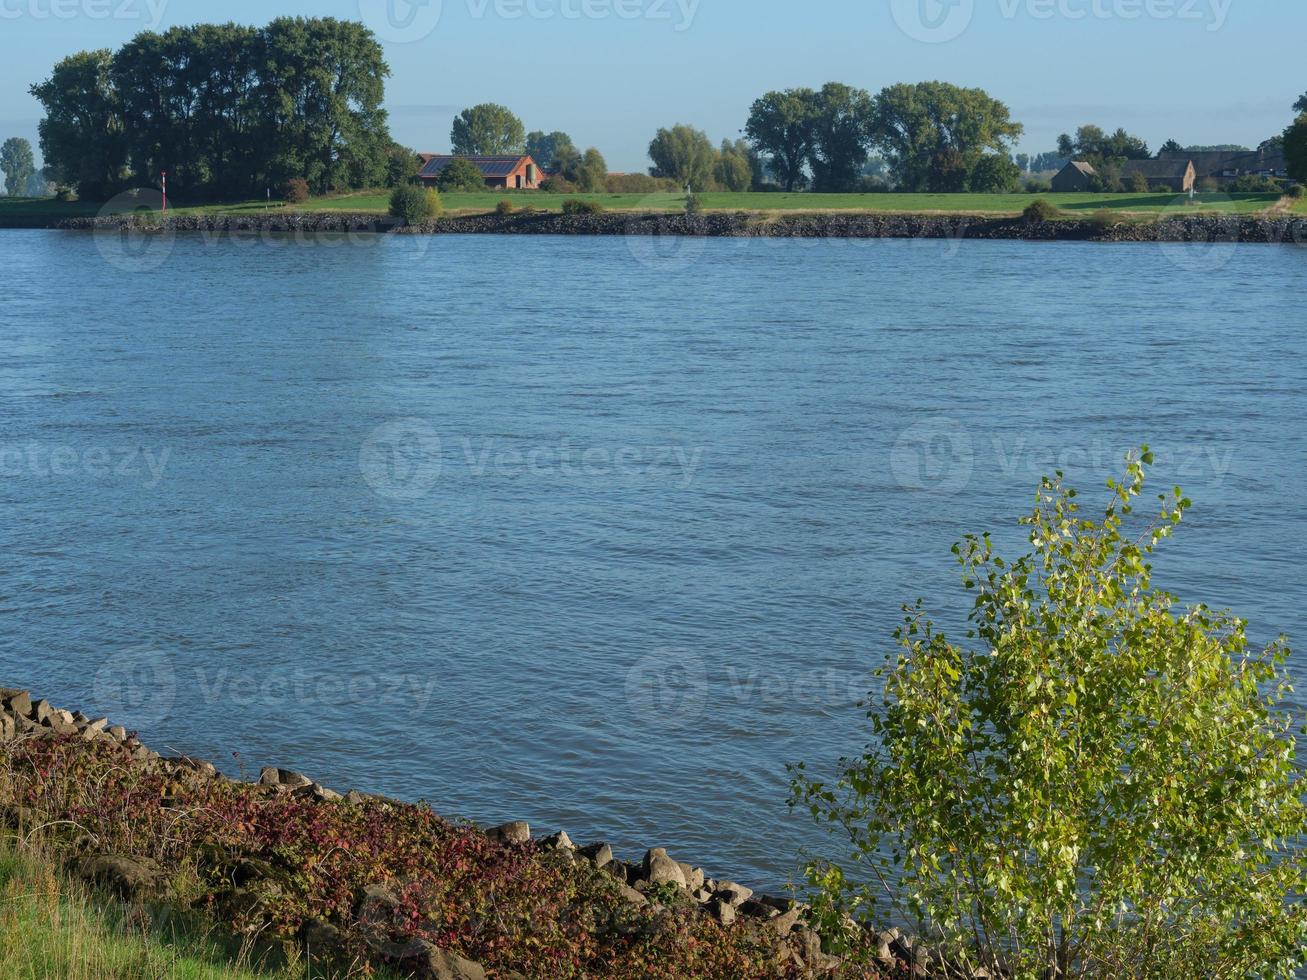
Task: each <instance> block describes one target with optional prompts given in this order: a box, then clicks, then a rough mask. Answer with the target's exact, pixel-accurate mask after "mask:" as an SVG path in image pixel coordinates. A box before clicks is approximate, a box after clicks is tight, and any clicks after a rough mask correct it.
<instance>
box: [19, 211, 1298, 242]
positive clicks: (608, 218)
mask: <svg viewBox="0 0 1307 980" xmlns="http://www.w3.org/2000/svg"><path fill="white" fill-rule="evenodd" d="M17 221H18V224H14V226H15V227H16V226H18V225H19V224H23V225H24V226H26V227H49V228H58V229H65V230H70V231H112V230H139V231H148V232H158V233H176V232H209V233H215V234H225V235H242V234H244V235H249V234H259V233H270V234H329V233H330V234H341V233H355V234H358V233H362V234H373V233H376V234H385V233H391V232H405V233H411V234H493V235H669V236H688V237H704V238H918V239H951V240H961V239H996V240H1010V241H1016V240H1021V241H1095V242H1205V243H1211V244H1217V243H1259V244H1291V245H1307V218H1303V217H1293V216H1277V217H1266V216H1258V215H1183V214H1179V215H1165V216H1163V217H1161V218H1159V219H1158V220H1156V221H1143V222H1134V221H1124V220H1119V221H1118V220H1104V219H1103V218H1101V217H1099V218H1089V219H1085V220H1080V219H1064V220H1057V221H1029V220H1026V219H1025V218H1020V217H985V216H977V215H937V214H907V213H904V214H894V213H875V214H872V213H866V212H804V213H790V214H783V213H768V212H750V211H739V212H706V213H702V214H695V215H688V214H675V213H672V214H669V213H637V212H604V213H600V214H570V215H565V214H559V213H557V212H544V211H530V210H522V211H517V212H514V213H512V214H506V215H501V214H481V215H470V216H459V217H445V218H438V219H436V220H433V221H429V222H425V223H423V224H421V225H417V226H405V225H404V224H403V223H402V222H399V221H397V220H396V219H393V218H389V217H384V216H378V215H376V214H362V213H350V212H336V213H329V212H302V213H301V212H290V213H286V212H282V213H279V212H275V211H274V212H271V213H269V214H267V215H239V216H238V215H221V214H215V215H195V214H183V215H178V216H175V217H167V218H160V217H158V216H157V215H146V216H138V215H132V214H123V215H108V216H101V217H87V218H73V219H66V220H60V221H55V222H51V221H49V220H48V219H46V220H43V219H39V218H23V219H17Z"/></svg>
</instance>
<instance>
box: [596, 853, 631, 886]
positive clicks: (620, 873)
mask: <svg viewBox="0 0 1307 980" xmlns="http://www.w3.org/2000/svg"><path fill="white" fill-rule="evenodd" d="M599 867H600V870H601V871H604V872H606V873H607V874H610V875H612V876H613V877H614V878H616V879H617V880H618V881H620V882H621V883H622V884H624V885H629V884H631V882H632V881H633V880H634V879H635V877H636V875H635V873H634V872H635V869H634V868H632V867H631V866H630V865H629V864H627V863H626V862H625V861H618V860H616V859H614V860H612V861H608V862H607V863H605V864H602V865H600V866H599Z"/></svg>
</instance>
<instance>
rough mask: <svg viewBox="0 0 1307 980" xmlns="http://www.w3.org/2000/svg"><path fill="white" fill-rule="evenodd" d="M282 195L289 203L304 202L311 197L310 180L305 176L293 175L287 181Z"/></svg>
mask: <svg viewBox="0 0 1307 980" xmlns="http://www.w3.org/2000/svg"><path fill="white" fill-rule="evenodd" d="M282 197H283V199H284V200H285V201H286V203H287V204H303V203H304V202H305V201H307V200H308V199H309V182H308V181H307V180H305V179H304V178H303V177H292V178H291V179H290V180H288V181H286V187H285V188H284V190H283V192H282Z"/></svg>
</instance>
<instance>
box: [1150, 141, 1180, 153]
mask: <svg viewBox="0 0 1307 980" xmlns="http://www.w3.org/2000/svg"><path fill="white" fill-rule="evenodd" d="M1183 152H1184V147H1183V146H1181V145H1180V141H1179V140H1167V141H1166V142H1165V143H1163V144H1162V145H1161V146H1160V147H1159V148H1158V150H1157V155H1158V156H1159V157H1160V156H1161V155H1162V154H1163V153H1183Z"/></svg>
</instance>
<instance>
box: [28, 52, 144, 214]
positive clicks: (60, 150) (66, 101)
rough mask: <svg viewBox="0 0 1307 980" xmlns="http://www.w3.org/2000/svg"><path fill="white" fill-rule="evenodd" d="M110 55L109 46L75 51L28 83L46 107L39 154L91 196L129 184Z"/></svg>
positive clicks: (57, 175) (55, 173)
mask: <svg viewBox="0 0 1307 980" xmlns="http://www.w3.org/2000/svg"><path fill="white" fill-rule="evenodd" d="M112 60H113V55H112V53H111V52H109V51H107V50H101V51H84V52H81V53H80V54H75V55H71V56H69V57H67V58H64V59H63V60H62V61H60V62H59V63H58V64H57V65H55V66H54V70H53V71H52V72H51V74H50V77H49V78H47V79H46V80H45V81H43V82H38V83H37V84H35V85H33V86H32V87H31V89H30V91H31V94H32V95H33V97H35V98H36V100H37V101H38V102H40V103H41V105H42V107H43V108H44V109H45V118H44V119H42V120H41V123H40V126H39V131H40V138H41V155H42V156H43V157H44V158H45V162H46V166H47V168H48V169H49V171H50V174H51V176H52V177H53V179H54V181H55V183H58V184H64V185H66V186H69V187H76V188H77V190H78V193H79V194H80V195H81V196H82V197H84V198H88V199H91V200H98V199H104V198H108V197H110V196H112V195H113V194H116V193H117V192H118V191H119V190H121V189H122V188H123V187H125V186H126V177H127V140H126V136H125V133H124V130H123V120H122V115H121V113H120V111H119V102H118V93H117V91H116V90H115V89H114V86H113V82H112V79H111V77H110V66H111V64H112Z"/></svg>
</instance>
